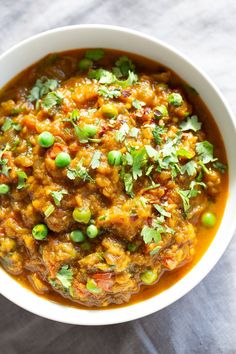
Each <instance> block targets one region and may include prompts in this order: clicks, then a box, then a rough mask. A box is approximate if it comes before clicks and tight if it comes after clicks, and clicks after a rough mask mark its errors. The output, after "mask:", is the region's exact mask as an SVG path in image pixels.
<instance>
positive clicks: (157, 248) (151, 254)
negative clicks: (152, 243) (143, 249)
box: [150, 246, 161, 256]
mask: <svg viewBox="0 0 236 354" xmlns="http://www.w3.org/2000/svg"><path fill="white" fill-rule="evenodd" d="M160 250H161V246H156V247H154V248H153V249H152V250H151V252H150V256H154V255H155V254H157V253H158V252H159V251H160Z"/></svg>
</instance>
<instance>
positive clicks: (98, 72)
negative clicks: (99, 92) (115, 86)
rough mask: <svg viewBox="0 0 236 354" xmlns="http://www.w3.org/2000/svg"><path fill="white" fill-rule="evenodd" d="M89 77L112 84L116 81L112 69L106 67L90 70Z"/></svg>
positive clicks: (102, 82)
mask: <svg viewBox="0 0 236 354" xmlns="http://www.w3.org/2000/svg"><path fill="white" fill-rule="evenodd" d="M88 78H89V79H95V80H97V81H99V82H100V83H101V84H112V83H113V82H115V81H116V77H115V75H114V74H112V73H111V72H110V71H108V70H104V69H95V70H91V71H89V73H88Z"/></svg>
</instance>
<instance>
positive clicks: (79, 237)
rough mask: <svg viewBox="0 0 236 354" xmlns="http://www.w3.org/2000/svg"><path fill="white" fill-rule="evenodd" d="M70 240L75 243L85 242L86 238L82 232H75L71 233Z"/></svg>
mask: <svg viewBox="0 0 236 354" xmlns="http://www.w3.org/2000/svg"><path fill="white" fill-rule="evenodd" d="M70 239H71V240H72V241H74V242H83V241H84V240H85V236H84V234H83V232H82V231H80V230H74V231H72V232H71V233H70Z"/></svg>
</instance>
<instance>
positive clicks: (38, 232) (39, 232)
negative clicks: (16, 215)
mask: <svg viewBox="0 0 236 354" xmlns="http://www.w3.org/2000/svg"><path fill="white" fill-rule="evenodd" d="M47 234H48V228H47V226H46V225H44V224H38V225H35V227H34V228H33V230H32V235H33V236H34V238H35V239H36V240H43V239H45V238H46V237H47Z"/></svg>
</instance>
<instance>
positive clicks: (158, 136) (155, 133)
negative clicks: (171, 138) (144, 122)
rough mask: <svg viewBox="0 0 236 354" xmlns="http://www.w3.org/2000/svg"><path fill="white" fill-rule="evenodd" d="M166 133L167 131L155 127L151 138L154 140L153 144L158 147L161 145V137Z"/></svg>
mask: <svg viewBox="0 0 236 354" xmlns="http://www.w3.org/2000/svg"><path fill="white" fill-rule="evenodd" d="M166 131H167V129H166V128H164V127H160V126H159V125H156V126H155V128H154V129H153V131H152V135H153V138H154V140H155V143H156V144H157V145H160V144H161V143H162V140H163V139H162V137H161V135H162V134H165V133H166Z"/></svg>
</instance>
